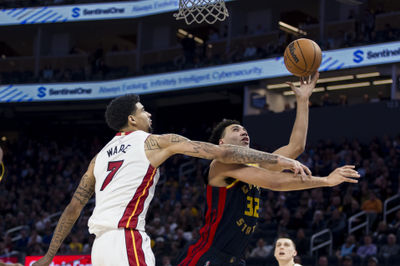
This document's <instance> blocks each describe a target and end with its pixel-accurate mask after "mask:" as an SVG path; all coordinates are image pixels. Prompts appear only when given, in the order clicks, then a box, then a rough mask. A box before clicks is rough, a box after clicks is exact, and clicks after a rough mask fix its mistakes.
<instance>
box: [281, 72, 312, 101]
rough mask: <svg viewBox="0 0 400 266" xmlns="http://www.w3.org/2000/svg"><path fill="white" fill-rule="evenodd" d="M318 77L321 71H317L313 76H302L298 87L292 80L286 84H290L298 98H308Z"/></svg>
mask: <svg viewBox="0 0 400 266" xmlns="http://www.w3.org/2000/svg"><path fill="white" fill-rule="evenodd" d="M318 78H319V72H315V73H314V75H312V76H308V77H301V78H300V87H296V86H295V85H294V84H293V83H292V82H286V84H288V85H289V86H290V88H291V89H292V91H293V92H294V94H295V95H296V97H297V98H298V99H307V100H308V99H309V98H310V96H311V94H312V92H313V90H314V89H315V86H316V85H317V81H318Z"/></svg>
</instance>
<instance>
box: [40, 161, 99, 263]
mask: <svg viewBox="0 0 400 266" xmlns="http://www.w3.org/2000/svg"><path fill="white" fill-rule="evenodd" d="M94 162H95V158H94V159H93V160H92V161H91V163H90V166H89V168H90V169H93V166H94ZM94 190H95V178H94V176H93V175H92V174H91V173H90V171H89V170H88V172H86V173H85V174H84V175H83V177H82V179H81V182H80V183H79V186H78V188H77V189H76V191H75V193H74V195H73V198H74V199H75V200H77V201H78V202H79V204H80V206H79V205H77V204H74V205H71V203H70V204H69V205H68V206H67V208H65V210H64V212H63V214H62V215H61V217H60V220H59V221H58V223H57V227H56V229H55V230H54V235H53V238H52V240H51V243H50V247H49V250H48V251H47V255H48V256H50V257H54V256H55V255H56V254H57V251H58V249H59V248H60V246H61V244H62V242H63V241H64V239H65V238H66V237H67V235H68V234H69V232H70V231H71V229H72V227H73V226H74V224H75V222H76V220H77V219H78V217H79V215H80V213H81V211H82V209H83V207H84V206H85V205H86V203H87V202H88V201H89V199H90V198H91V197H92V195H93V193H94Z"/></svg>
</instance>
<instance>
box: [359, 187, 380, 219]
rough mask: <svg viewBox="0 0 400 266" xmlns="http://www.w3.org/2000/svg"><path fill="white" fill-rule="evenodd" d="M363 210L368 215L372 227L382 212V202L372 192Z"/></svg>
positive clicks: (363, 205)
mask: <svg viewBox="0 0 400 266" xmlns="http://www.w3.org/2000/svg"><path fill="white" fill-rule="evenodd" d="M361 209H362V210H363V211H365V212H367V213H368V216H369V218H370V224H371V225H372V224H373V223H374V222H375V220H376V218H377V216H378V214H380V213H381V212H382V201H381V200H380V199H379V198H377V197H376V194H375V193H374V192H373V191H372V190H371V191H369V199H368V200H366V201H364V203H363V204H362V206H361Z"/></svg>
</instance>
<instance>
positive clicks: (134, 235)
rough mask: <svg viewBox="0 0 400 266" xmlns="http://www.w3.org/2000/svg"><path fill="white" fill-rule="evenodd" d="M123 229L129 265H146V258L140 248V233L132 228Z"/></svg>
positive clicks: (141, 241) (141, 240)
mask: <svg viewBox="0 0 400 266" xmlns="http://www.w3.org/2000/svg"><path fill="white" fill-rule="evenodd" d="M124 230H125V243H126V252H127V255H128V262H129V266H146V260H145V257H144V252H143V249H142V243H143V239H142V235H141V234H140V232H139V231H137V230H134V229H130V228H129V229H126V228H125V229H124Z"/></svg>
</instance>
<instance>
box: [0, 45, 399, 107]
mask: <svg viewBox="0 0 400 266" xmlns="http://www.w3.org/2000/svg"><path fill="white" fill-rule="evenodd" d="M394 62H400V42H392V43H383V44H377V45H368V46H361V47H353V48H346V49H339V50H332V51H326V52H323V54H322V63H321V66H320V68H319V71H320V72H323V71H330V70H338V69H344V68H357V67H363V66H370V65H377V64H388V63H394ZM288 75H290V73H289V72H288V71H287V69H286V68H285V65H284V63H283V57H277V58H271V59H265V60H257V61H250V62H245V63H237V64H230V65H222V66H215V67H207V68H200V69H193V70H188V71H179V72H171V73H163V74H157V75H149V76H141V77H134V78H126V79H119V80H113V81H104V82H85V83H55V84H36V85H32V84H30V85H2V86H0V102H29V101H57V100H93V99H102V98H112V97H116V96H119V95H123V94H126V93H136V94H146V93H156V92H166V91H171V90H181V89H190V88H196V87H207V86H212V85H220V84H229V83H236V82H244V81H249V80H259V79H266V78H274V77H280V76H288Z"/></svg>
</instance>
